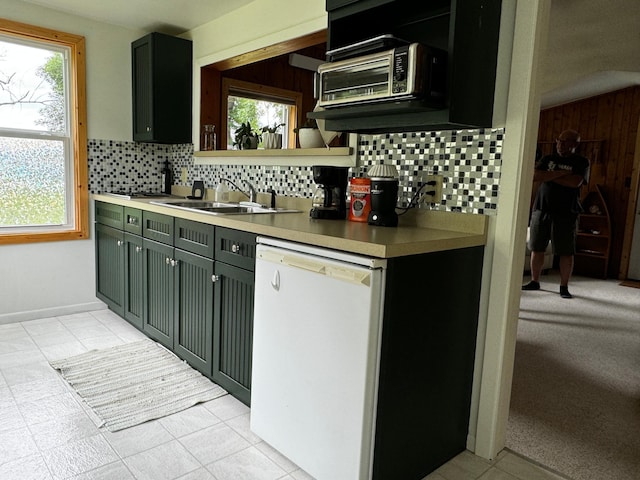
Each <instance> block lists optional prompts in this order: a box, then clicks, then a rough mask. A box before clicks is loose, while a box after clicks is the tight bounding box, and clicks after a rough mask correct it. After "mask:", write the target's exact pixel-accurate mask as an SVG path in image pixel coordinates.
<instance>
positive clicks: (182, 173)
mask: <svg viewBox="0 0 640 480" xmlns="http://www.w3.org/2000/svg"><path fill="white" fill-rule="evenodd" d="M180 183H187V168H186V167H182V170H180Z"/></svg>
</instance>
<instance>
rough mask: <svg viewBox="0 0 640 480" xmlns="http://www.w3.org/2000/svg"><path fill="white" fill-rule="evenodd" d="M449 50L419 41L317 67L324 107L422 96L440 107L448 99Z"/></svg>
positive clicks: (320, 97)
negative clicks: (429, 45)
mask: <svg viewBox="0 0 640 480" xmlns="http://www.w3.org/2000/svg"><path fill="white" fill-rule="evenodd" d="M446 61H447V53H446V52H445V51H443V50H439V49H435V48H431V47H427V46H424V45H421V44H418V43H411V44H407V45H402V46H399V47H396V48H392V49H390V50H385V51H381V52H376V53H371V54H368V55H364V56H358V57H354V58H347V59H345V60H340V61H337V62H330V63H324V64H321V65H320V66H319V67H318V76H319V79H318V80H319V81H318V85H319V100H318V105H319V106H321V107H324V108H333V107H340V106H344V105H353V104H361V103H372V102H385V101H400V100H413V99H421V100H423V101H424V102H426V103H427V104H429V105H432V106H439V105H441V104H444V102H445V99H446V84H447V68H446Z"/></svg>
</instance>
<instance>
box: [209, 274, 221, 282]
mask: <svg viewBox="0 0 640 480" xmlns="http://www.w3.org/2000/svg"><path fill="white" fill-rule="evenodd" d="M218 280H220V275H211V281H212V282H213V283H216V282H217V281H218Z"/></svg>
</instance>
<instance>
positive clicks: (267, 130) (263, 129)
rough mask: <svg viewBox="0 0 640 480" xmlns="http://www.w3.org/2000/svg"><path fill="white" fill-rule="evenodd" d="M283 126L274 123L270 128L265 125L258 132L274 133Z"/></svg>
mask: <svg viewBox="0 0 640 480" xmlns="http://www.w3.org/2000/svg"><path fill="white" fill-rule="evenodd" d="M283 126H284V123H278V124H275V123H274V124H273V126H272V127H270V126H269V125H266V126H264V127H262V128H261V129H260V130H261V131H262V133H276V132H277V131H278V129H279V128H280V127H283Z"/></svg>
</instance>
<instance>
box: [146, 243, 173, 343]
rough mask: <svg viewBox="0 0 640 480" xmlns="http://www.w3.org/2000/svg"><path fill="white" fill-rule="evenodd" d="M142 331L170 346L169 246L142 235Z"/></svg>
mask: <svg viewBox="0 0 640 480" xmlns="http://www.w3.org/2000/svg"><path fill="white" fill-rule="evenodd" d="M142 244H143V247H144V259H143V269H144V295H143V298H144V323H143V327H142V328H143V330H144V332H145V333H146V334H147V335H148V336H149V337H151V338H153V339H154V340H156V341H158V342H159V343H161V344H163V345H164V346H166V347H167V348H169V349H173V332H174V318H175V314H174V301H173V292H174V271H175V270H174V269H175V259H174V258H173V247H171V246H169V245H164V244H162V243H158V242H154V241H152V240H148V239H146V238H145V239H143V240H142Z"/></svg>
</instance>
